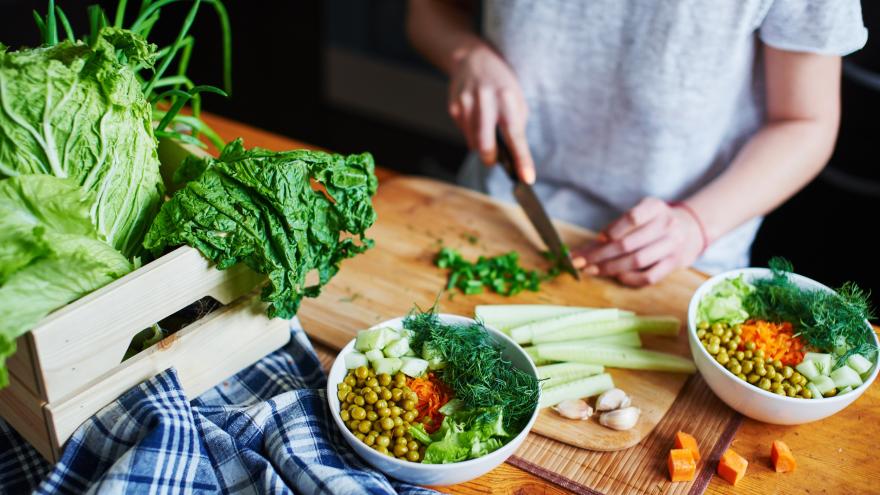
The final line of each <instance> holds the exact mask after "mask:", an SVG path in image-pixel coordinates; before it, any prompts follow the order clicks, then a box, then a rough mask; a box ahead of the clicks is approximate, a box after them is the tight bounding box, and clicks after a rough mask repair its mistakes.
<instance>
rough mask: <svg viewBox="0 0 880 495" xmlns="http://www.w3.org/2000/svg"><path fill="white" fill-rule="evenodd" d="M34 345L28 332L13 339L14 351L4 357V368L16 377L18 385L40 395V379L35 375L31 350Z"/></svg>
mask: <svg viewBox="0 0 880 495" xmlns="http://www.w3.org/2000/svg"><path fill="white" fill-rule="evenodd" d="M33 345H34V342H33V339H32V338H31V334H30V333H26V334H24V335H22V336H20V337H18V338H17V339H15V353H13V354H12V356H9V357H8V358H6V368H7V369H8V370H9V372H10V373H12V374H14V375H16V376H17V377H18V383H19V385H21V386H23V387H25V388H27V389H28V390H29V391H30V392H31V393H32V394H34V395H36V396H37V397H42V396H43V392H42V391H41V390H40V380H39V377H38V376H37V371H36V369H37V366H36V362H35V361H34V357H33V351H32V350H31V349H32V347H33Z"/></svg>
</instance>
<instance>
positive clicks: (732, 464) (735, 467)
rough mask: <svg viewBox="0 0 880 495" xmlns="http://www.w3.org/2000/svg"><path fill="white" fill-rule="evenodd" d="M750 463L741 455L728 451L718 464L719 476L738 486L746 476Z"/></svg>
mask: <svg viewBox="0 0 880 495" xmlns="http://www.w3.org/2000/svg"><path fill="white" fill-rule="evenodd" d="M748 466H749V461H747V460H745V459H744V458H743V457H742V456H741V455H739V454H737V453H736V452H734V451H733V449H727V451H725V452H724V455H722V456H721V461H719V462H718V475H719V476H721V477H722V478H724V479H725V480H727V482H728V483H730V484H731V485H736V483H737V481H739V480H741V479H742V477H743V476H745V475H746V468H747V467H748Z"/></svg>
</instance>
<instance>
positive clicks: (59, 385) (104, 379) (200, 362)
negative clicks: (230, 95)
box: [0, 143, 290, 461]
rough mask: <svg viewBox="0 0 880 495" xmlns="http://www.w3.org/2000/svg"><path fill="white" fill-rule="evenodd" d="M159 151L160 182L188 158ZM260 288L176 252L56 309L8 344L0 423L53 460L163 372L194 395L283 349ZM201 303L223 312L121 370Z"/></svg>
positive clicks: (283, 331)
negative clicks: (155, 334)
mask: <svg viewBox="0 0 880 495" xmlns="http://www.w3.org/2000/svg"><path fill="white" fill-rule="evenodd" d="M160 149H161V150H162V151H161V152H160V157H162V162H163V175H165V176H166V177H167V176H169V175H170V174H171V172H172V171H173V168H175V167H176V166H177V165H178V164H179V161H180V158H182V157H183V156H185V155H186V154H187V153H192V152H194V150H193V149H192V148H186V147H178V146H175V145H168V144H167V143H163V145H162V147H161V148H160ZM195 152H196V153H198V152H200V150H198V151H195ZM264 281H265V277H264V276H263V275H260V274H257V273H255V272H253V271H252V270H250V269H249V268H247V267H245V266H243V265H238V266H235V267H232V268H230V269H228V270H223V271H220V270H217V269H216V268H214V266H213V264H212V263H211V262H210V261H208V260H207V259H205V258H204V257H203V256H202V255H201V253H199V252H198V251H197V250H195V249H193V248H190V247H188V246H184V247H180V248H177V249H176V250H174V251H172V252H170V253H168V254H166V255H164V256H162V257H161V258H159V259H157V260H155V261H153V262H151V263H149V264H147V265H145V266H143V267H141V268H139V269H137V270H135V271H133V272H131V273H129V274H127V275H125V276H124V277H122V278H120V279H118V280H116V281H114V282H112V283H110V284H108V285H107V286H105V287H103V288H101V289H99V290H97V291H95V292H92V293H91V294H88V295H86V296H84V297H82V298H80V299H79V300H77V301H74V302H73V303H71V304H68V305H67V306H65V307H63V308H61V309H58V310H57V311H55V312H53V313H52V314H50V315H49V316H47V317H46V318H45V319H43V321H41V322H40V323H39V324H38V325H37V326H36V327H35V328H33V329H32V330H31V331H30V332H28V333H27V334H25V335H23V336H21V337H20V338H18V340H17V341H16V345H17V348H18V349H17V352H16V353H15V354H14V355H13V356H12V357H11V358H10V359H9V360H8V361H7V367H8V369H9V379H10V385H9V386H8V387H7V388H5V389H3V390H0V417H3V419H5V420H6V421H7V422H8V423H9V424H10V425H11V426H12V427H13V428H15V430H17V431H18V432H19V433H20V434H21V435H22V436H23V437H24V438H25V439H27V440H28V441H29V442H30V443H31V444H32V445H33V446H34V447H36V449H37V450H38V451H40V453H41V454H43V456H45V457H46V458H47V459H49V460H52V461H57V460H58V458H59V456H60V453H61V447H62V446H63V445H64V442H66V441H67V439H68V438H69V437H70V435H71V434H72V433H73V431H74V430H75V429H76V428H77V427H78V426H79V425H81V424H82V423H83V422H84V421H85V420H86V419H88V418H89V417H90V416H92V415H93V414H94V413H96V412H97V411H98V410H99V409H101V408H102V407H104V406H105V405H107V404H109V403H110V402H112V401H113V400H115V399H116V398H117V397H118V396H119V395H120V394H122V393H123V392H125V391H126V390H128V389H129V388H131V387H133V386H135V385H137V384H138V383H140V382H142V381H144V380H147V379H149V378H152V377H153V376H155V375H156V374H158V373H160V372H162V371H164V370H166V369H168V368H170V367H175V368H176V369H177V372H178V376H179V378H180V381H181V384H182V386H183V387H184V389H185V391H186V393H187V395H188V396H189V397H195V396H197V395H199V394H200V393H202V392H204V391H205V390H207V389H208V388H210V387H212V386H214V385H216V384H217V383H219V382H220V381H221V380H223V379H225V378H227V377H229V376H230V375H232V374H234V373H236V372H238V371H240V370H241V369H243V368H245V367H247V366H248V365H250V364H252V363H253V362H255V361H256V360H258V359H260V358H261V357H262V356H265V355H266V354H268V353H269V352H272V351H273V350H275V349H277V348H279V347H281V346H282V345H284V344H285V343H286V342H287V341H288V339H289V336H290V332H289V322H288V321H287V320H282V319H269V318H268V317H267V316H266V307H265V304H264V303H262V302H261V301H260V299H259V295H258V293H257V292H256V290H255V289H256V288H257V287H258V286H260V285H262V283H263V282H264ZM205 296H211V297H213V298H214V299H216V300H217V301H219V302H220V303H222V304H223V305H224V306H223V307H222V308H220V309H218V310H216V311H213V312H211V313H210V314H208V315H207V316H205V317H204V318H202V319H200V320H197V321H196V322H194V323H192V324H190V325H188V326H186V327H185V328H183V329H181V330H179V331H178V332H176V333H174V334H172V335H171V336H169V337H168V338H166V339H164V340H162V341H161V342H159V343H157V344H155V345H153V346H152V347H151V348H149V349H147V350H144V351H143V352H141V353H139V354H137V355H136V356H134V357H132V358H130V359H128V360H126V361H124V362H122V357H123V355H124V353H125V351H126V349H127V348H128V346H129V344H130V343H131V340H132V338H133V337H134V336H135V335H136V334H137V333H138V332H140V331H141V330H143V329H145V328H147V327H149V326H150V325H151V324H153V323H156V322H158V321H160V320H162V319H164V318H166V317H168V316H170V315H172V314H174V313H175V312H177V311H179V310H181V309H183V308H185V307H186V306H188V305H190V304H191V303H193V302H195V301H197V300H199V299H201V298H202V297H205Z"/></svg>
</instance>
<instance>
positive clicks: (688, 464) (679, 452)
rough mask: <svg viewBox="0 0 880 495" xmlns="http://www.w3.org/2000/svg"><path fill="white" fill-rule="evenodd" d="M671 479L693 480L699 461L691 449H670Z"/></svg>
mask: <svg viewBox="0 0 880 495" xmlns="http://www.w3.org/2000/svg"><path fill="white" fill-rule="evenodd" d="M666 464H667V466H669V479H671V480H672V481H691V480H693V479H694V473H695V472H696V471H697V462H696V461H694V455H693V453H692V452H691V449H672V450H670V451H669V459H668V460H667V461H666Z"/></svg>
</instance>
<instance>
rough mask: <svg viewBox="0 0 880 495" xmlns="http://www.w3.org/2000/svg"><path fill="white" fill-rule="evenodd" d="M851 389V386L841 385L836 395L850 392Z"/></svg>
mask: <svg viewBox="0 0 880 495" xmlns="http://www.w3.org/2000/svg"><path fill="white" fill-rule="evenodd" d="M852 391H853V388H852V387H843V388H842V389H840V390H838V391H837V395H843V394H845V393H847V392H852Z"/></svg>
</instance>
